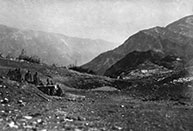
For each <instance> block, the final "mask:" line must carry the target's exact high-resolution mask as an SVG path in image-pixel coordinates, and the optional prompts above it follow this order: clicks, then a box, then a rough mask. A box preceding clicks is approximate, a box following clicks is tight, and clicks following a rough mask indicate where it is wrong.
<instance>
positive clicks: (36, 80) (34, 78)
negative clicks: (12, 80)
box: [33, 72, 39, 85]
mask: <svg viewBox="0 0 193 131" xmlns="http://www.w3.org/2000/svg"><path fill="white" fill-rule="evenodd" d="M38 82H39V80H38V73H37V72H36V73H35V74H34V75H33V83H34V84H35V85H38Z"/></svg>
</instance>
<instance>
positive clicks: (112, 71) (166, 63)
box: [104, 50, 182, 78]
mask: <svg viewBox="0 0 193 131" xmlns="http://www.w3.org/2000/svg"><path fill="white" fill-rule="evenodd" d="M150 63H151V64H150ZM143 64H144V65H143ZM139 65H143V67H146V68H144V69H146V70H147V69H148V66H152V65H154V68H155V69H156V68H157V69H159V66H160V67H164V68H166V69H174V68H175V69H176V68H181V67H182V59H180V58H178V57H177V56H172V55H168V56H166V57H165V56H164V54H163V53H161V52H157V51H153V50H148V51H144V52H140V51H133V52H131V53H129V54H127V55H126V56H125V57H124V58H122V59H121V60H119V61H118V62H116V63H115V64H114V65H112V66H111V67H110V68H109V69H107V70H106V72H105V74H104V75H106V76H109V77H114V78H117V77H118V76H120V75H121V74H123V73H124V74H128V73H130V72H131V71H132V70H135V69H138V68H139V69H140V67H139Z"/></svg>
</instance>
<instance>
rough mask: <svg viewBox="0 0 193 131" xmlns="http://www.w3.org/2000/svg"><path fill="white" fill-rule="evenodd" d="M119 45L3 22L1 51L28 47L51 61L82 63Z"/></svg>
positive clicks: (57, 62)
mask: <svg viewBox="0 0 193 131" xmlns="http://www.w3.org/2000/svg"><path fill="white" fill-rule="evenodd" d="M101 45H103V47H102V46H101ZM115 45H116V44H115V43H111V42H108V41H105V40H100V39H97V40H91V39H88V38H77V37H68V36H66V35H63V34H58V33H52V32H48V33H47V32H44V31H36V30H27V29H17V28H14V27H9V26H6V25H0V51H1V53H3V54H5V55H8V54H10V55H12V56H14V57H17V56H18V55H19V53H20V52H21V50H22V49H25V50H26V52H27V54H28V55H37V56H38V57H40V58H41V59H42V60H43V61H44V62H45V63H47V64H58V65H64V66H66V65H69V64H78V65H80V64H83V63H86V62H88V61H89V60H91V59H92V58H94V57H95V56H97V55H98V54H100V53H101V52H103V51H107V50H108V49H111V48H114V47H115Z"/></svg>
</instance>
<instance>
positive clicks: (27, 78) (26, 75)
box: [25, 70, 32, 82]
mask: <svg viewBox="0 0 193 131" xmlns="http://www.w3.org/2000/svg"><path fill="white" fill-rule="evenodd" d="M25 81H27V82H31V81H32V76H31V72H30V71H29V70H28V72H27V73H26V74H25Z"/></svg>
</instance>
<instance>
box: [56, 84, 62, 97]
mask: <svg viewBox="0 0 193 131" xmlns="http://www.w3.org/2000/svg"><path fill="white" fill-rule="evenodd" d="M56 86H57V89H56V94H55V95H56V96H61V95H62V89H61V88H60V86H59V85H56Z"/></svg>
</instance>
